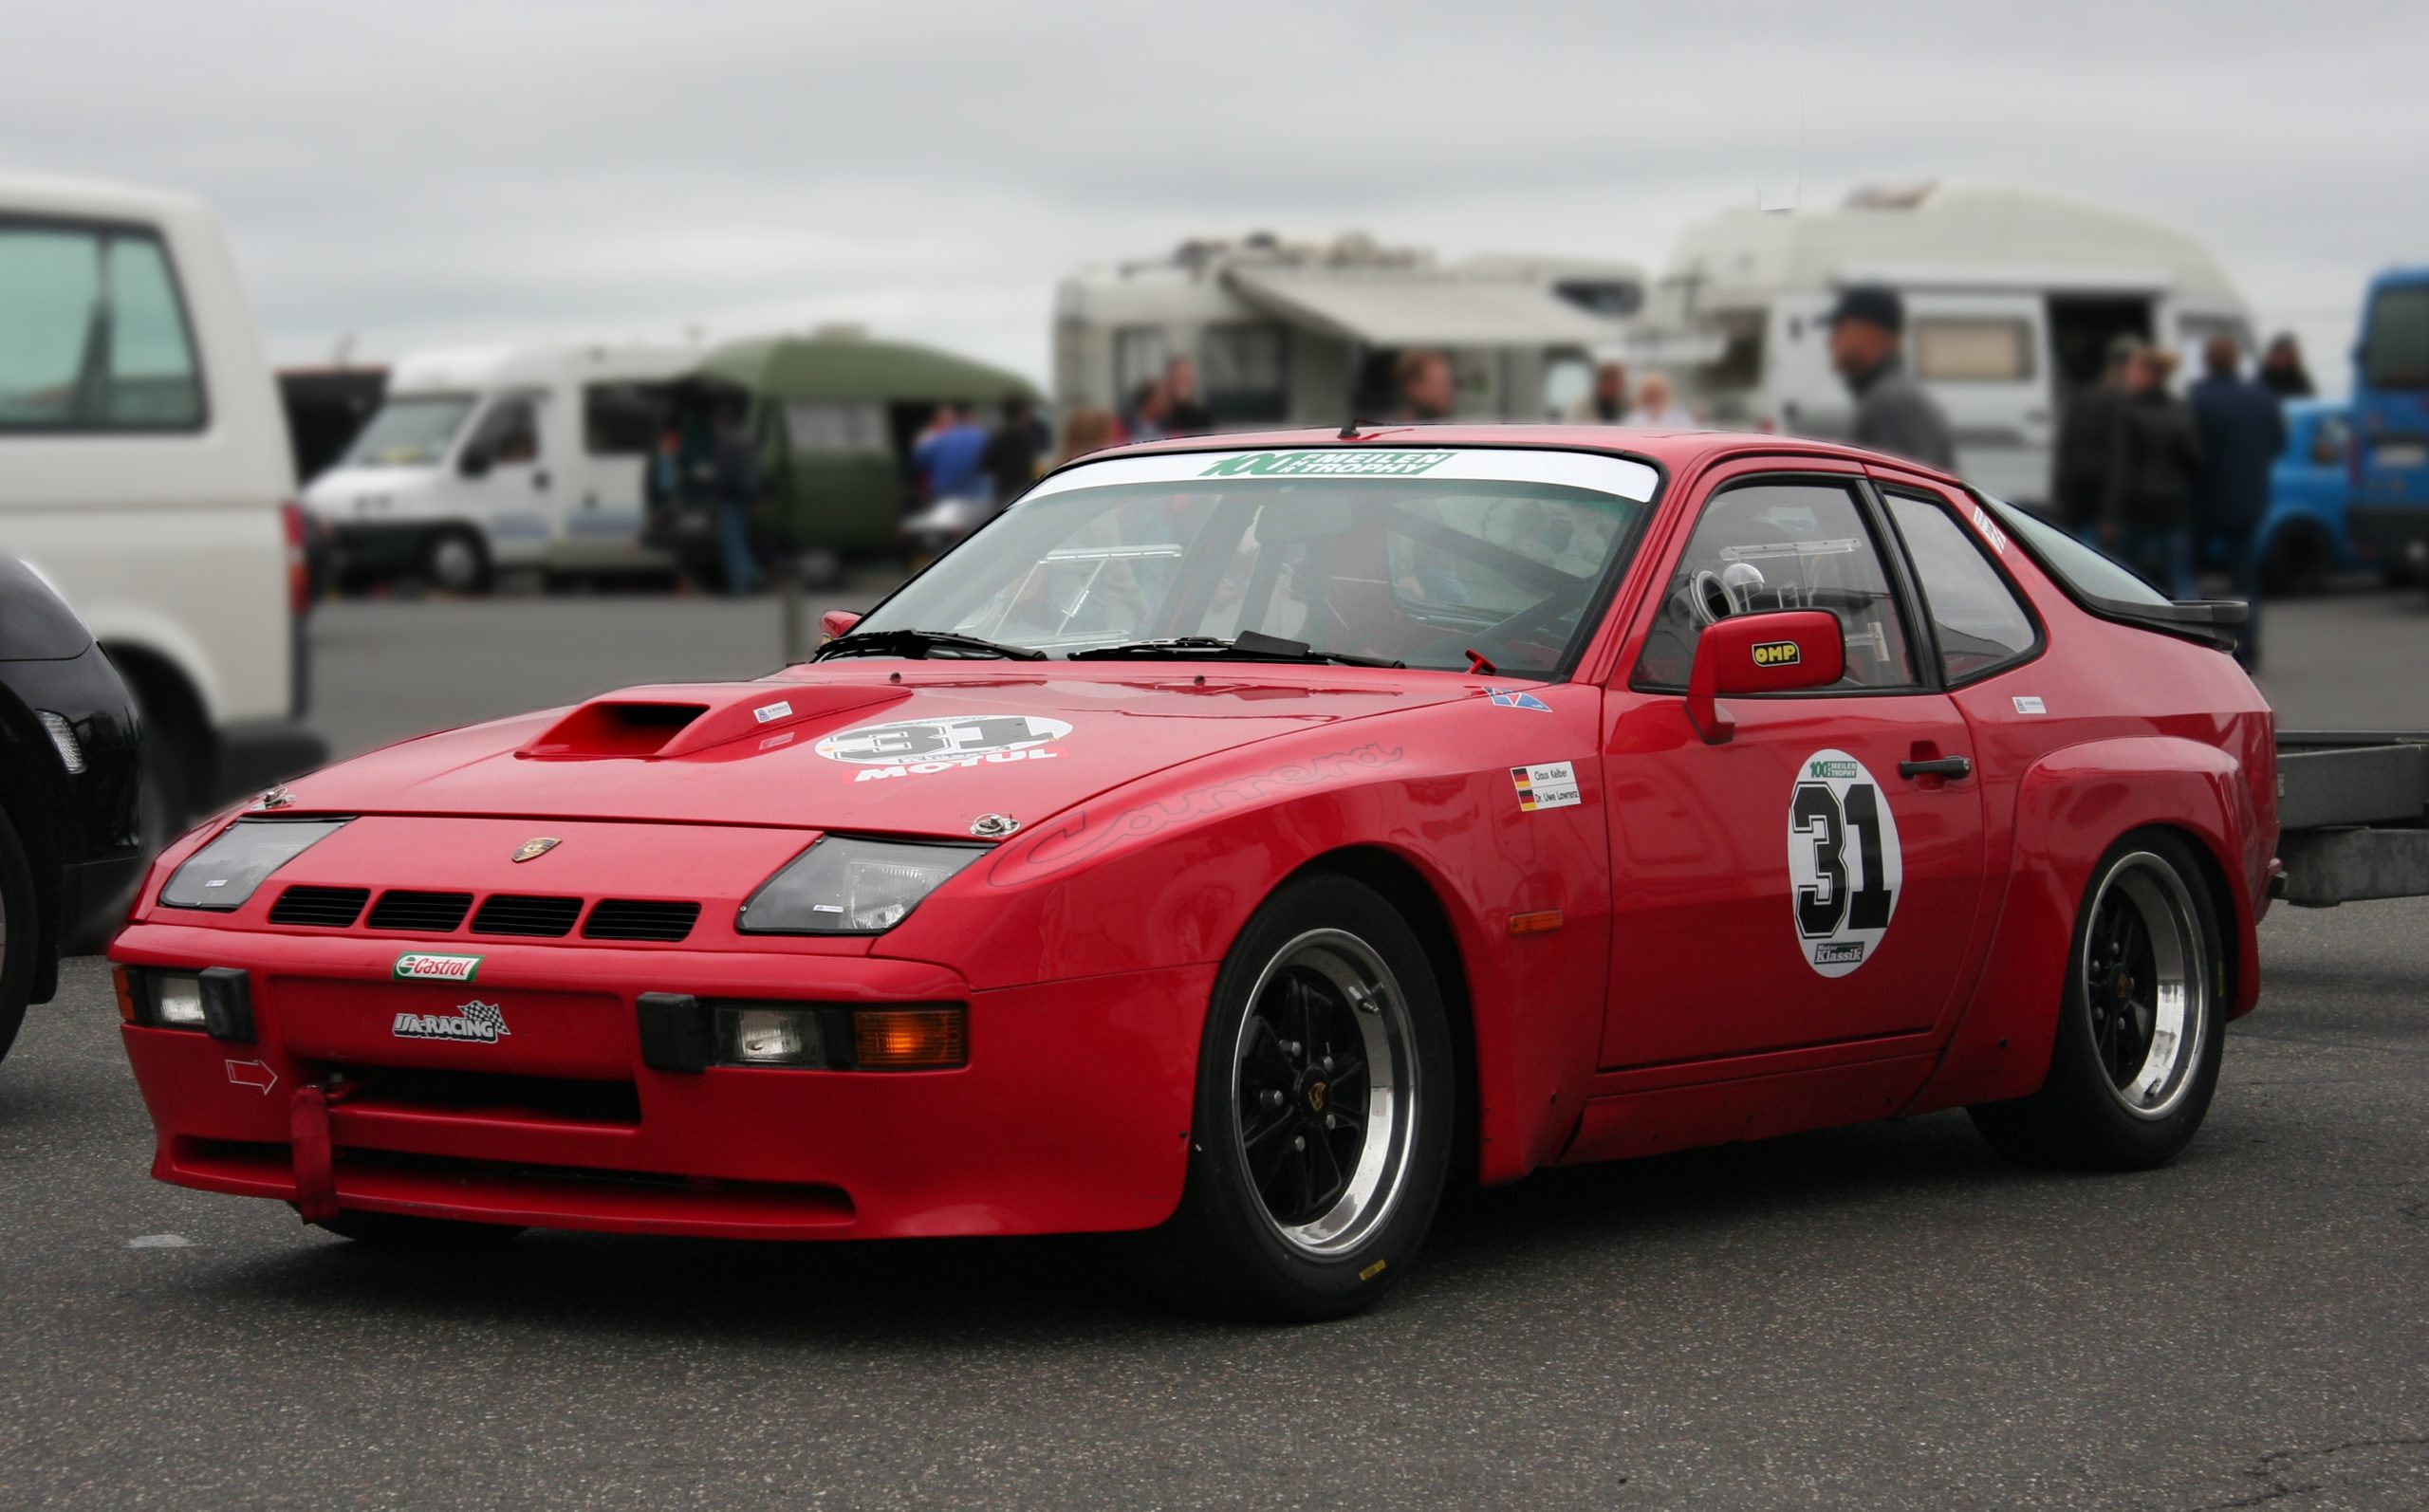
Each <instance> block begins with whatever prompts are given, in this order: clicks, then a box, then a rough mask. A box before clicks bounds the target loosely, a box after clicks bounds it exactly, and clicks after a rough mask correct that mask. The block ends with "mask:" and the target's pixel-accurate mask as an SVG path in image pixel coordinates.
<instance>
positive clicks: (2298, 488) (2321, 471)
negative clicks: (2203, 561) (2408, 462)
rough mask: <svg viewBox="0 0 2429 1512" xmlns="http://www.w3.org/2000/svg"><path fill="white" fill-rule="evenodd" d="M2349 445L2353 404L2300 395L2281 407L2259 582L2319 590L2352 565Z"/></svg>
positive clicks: (2279, 588) (2294, 590)
mask: <svg viewBox="0 0 2429 1512" xmlns="http://www.w3.org/2000/svg"><path fill="white" fill-rule="evenodd" d="M2352 446H2353V412H2352V407H2351V406H2350V405H2347V404H2344V403H2341V402H2339V401H2337V400H2334V399H2300V400H2296V401H2294V402H2292V403H2290V404H2288V405H2287V406H2286V450H2285V451H2284V452H2280V453H2279V454H2278V457H2277V462H2276V465H2275V466H2274V467H2272V468H2271V469H2270V471H2269V513H2268V514H2267V516H2265V517H2264V518H2263V519H2262V520H2261V522H2260V541H2261V548H2260V549H2261V558H2260V562H2261V566H2260V574H2261V582H2262V585H2263V586H2264V587H2266V588H2267V589H2268V591H2269V592H2271V593H2272V594H2287V593H2291V594H2299V593H2317V592H2319V591H2320V590H2321V589H2323V588H2325V587H2327V580H2328V576H2329V575H2330V574H2331V573H2337V572H2345V571H2349V570H2351V569H2352V568H2353V567H2354V566H2355V565H2356V564H2357V562H2356V553H2355V552H2354V550H2353V547H2352V544H2351V543H2350V542H2349V541H2348V540H2347V539H2346V519H2345V514H2346V507H2347V505H2348V503H2349V501H2350V500H2351V498H2352V495H2353V478H2352V474H2351V471H2350V468H2351V452H2352ZM2218 565H2223V563H2218Z"/></svg>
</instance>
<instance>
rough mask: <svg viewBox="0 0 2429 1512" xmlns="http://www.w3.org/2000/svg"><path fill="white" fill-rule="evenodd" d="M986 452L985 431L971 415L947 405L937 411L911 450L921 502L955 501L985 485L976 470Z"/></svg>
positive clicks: (983, 475)
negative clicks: (981, 456)
mask: <svg viewBox="0 0 2429 1512" xmlns="http://www.w3.org/2000/svg"><path fill="white" fill-rule="evenodd" d="M986 450H987V428H986V427H985V426H982V425H980V424H979V423H978V422H977V421H976V420H973V419H972V418H971V417H970V412H969V411H968V410H966V409H964V408H962V407H961V406H960V405H958V404H955V403H952V402H950V401H948V402H947V403H944V404H940V405H938V406H937V407H936V418H935V419H933V420H931V421H930V422H929V423H928V429H927V432H926V433H924V434H923V435H921V436H920V437H919V441H918V445H917V446H914V447H913V448H912V449H911V465H912V467H913V468H914V469H915V470H918V474H919V486H920V489H921V496H922V497H923V498H924V499H958V498H962V497H964V496H966V495H968V494H970V493H972V492H973V491H974V490H975V489H977V488H978V487H980V485H981V484H983V482H984V481H985V474H984V473H982V472H980V470H979V468H978V458H979V455H980V454H981V453H982V452H985V451H986Z"/></svg>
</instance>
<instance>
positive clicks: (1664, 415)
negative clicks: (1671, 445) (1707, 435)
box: [1628, 373, 1703, 431]
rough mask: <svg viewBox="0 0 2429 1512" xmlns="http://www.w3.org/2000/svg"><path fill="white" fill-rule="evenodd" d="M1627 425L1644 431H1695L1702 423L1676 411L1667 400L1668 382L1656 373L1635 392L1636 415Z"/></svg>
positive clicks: (1668, 393)
mask: <svg viewBox="0 0 2429 1512" xmlns="http://www.w3.org/2000/svg"><path fill="white" fill-rule="evenodd" d="M1628 423H1629V424H1631V425H1638V426H1642V427H1643V428H1644V429H1646V430H1648V431H1699V430H1701V429H1703V422H1702V421H1701V420H1698V419H1697V418H1696V417H1695V416H1694V415H1690V414H1688V413H1687V412H1686V411H1685V410H1682V409H1680V408H1678V401H1677V400H1675V399H1673V398H1672V397H1671V396H1670V379H1669V378H1667V377H1665V376H1664V375H1662V374H1660V373H1648V374H1646V375H1645V376H1644V382H1643V384H1642V385H1641V387H1639V388H1638V389H1637V391H1636V411H1635V413H1634V414H1632V415H1629V416H1628Z"/></svg>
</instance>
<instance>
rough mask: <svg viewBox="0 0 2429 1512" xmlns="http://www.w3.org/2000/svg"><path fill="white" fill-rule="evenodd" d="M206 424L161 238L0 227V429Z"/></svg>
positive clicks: (151, 428)
mask: <svg viewBox="0 0 2429 1512" xmlns="http://www.w3.org/2000/svg"><path fill="white" fill-rule="evenodd" d="M202 423H203V402H202V378H201V375H200V373H199V372H198V370H197V368H196V365H195V355H194V343H193V341H192V340H191V338H190V337H189V336H188V334H187V326H186V314H185V305H184V304H183V302H182V301H180V300H179V298H178V296H177V285H176V278H175V276H174V275H173V274H172V273H171V271H170V268H169V258H168V252H167V251H166V249H163V248H162V246H161V245H160V242H159V239H158V238H157V237H155V236H153V235H152V234H150V233H149V232H147V231H139V230H117V229H102V228H83V227H65V226H49V225H42V224H0V432H7V431H47V432H59V431H69V432H108V431H192V430H197V429H199V428H200V427H201V425H202Z"/></svg>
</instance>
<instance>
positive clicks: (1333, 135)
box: [0, 0, 2429, 386]
mask: <svg viewBox="0 0 2429 1512" xmlns="http://www.w3.org/2000/svg"><path fill="white" fill-rule="evenodd" d="M2425 58H2429V5H2423V4H2420V3H2419V0H2411V3H2408V4H2404V3H2395V0H2389V3H2385V4H2334V3H2320V0H2312V3H2307V4H2302V5H2289V4H2285V3H2284V0H2262V3H2246V0H2201V3H2199V4H2191V3H2187V4H2182V5H2174V6H2163V5H2148V6H2145V5H2140V4H2136V3H2134V0H2105V3H2099V4H2084V5H2079V4H2074V3H2071V0H2067V3H2059V0H2033V3H2031V4H2030V5H2026V4H2015V5H2010V6H2001V7H1992V6H1985V5H1976V4H1972V3H1960V4H1950V3H1943V4H1938V5H1919V6H1911V7H1910V6H1890V5H1871V4H1861V3H1854V0H1836V3H1832V4H1829V5H1826V6H1825V5H1803V6H1794V5H1742V6H1741V5H1730V4H1718V3H1695V0H1669V3H1664V4H1659V5H1637V4H1622V3H1617V0H1613V3H1605V4H1551V3H1540V4H1539V3H1519V0H1496V3H1493V4H1480V3H1476V0H1466V3H1458V4H1433V3H1425V4H1416V5H1397V6H1384V5H1365V4H1362V5H1355V6H1352V5H1338V6H1323V5H1314V4H1306V3H1301V4H1291V5H1267V4H1263V3H1261V0H1224V3H1220V4H1205V5H1185V4H1160V5H1156V4H1141V5H1134V6H1127V7H1124V6H1115V5H1076V4H1061V3H1057V0H1029V3H1026V4H1018V5H1006V4H1001V3H991V4H976V3H963V0H926V3H920V4H895V5H883V6H869V7H857V6H853V7H846V6H843V5H834V4H819V3H786V0H775V3H768V4H738V3H737V4H715V3H708V0H692V3H689V4H684V5H671V4H670V5H658V4H644V3H623V0H580V3H547V4H542V3H522V4H518V3H514V0H487V3H481V4H456V3H454V0H399V3H393V4H388V5H372V4H345V5H331V4H326V3H315V4H294V5H288V4H250V3H245V0H218V3H214V4H211V5H194V4H190V3H182V0H177V3H160V4H109V3H104V0H79V3H76V4H61V3H50V4H36V3H34V0H21V3H19V4H17V5H15V6H13V7H11V8H10V13H9V17H8V19H7V22H6V42H5V45H0V164H4V165H5V166H7V167H9V168H16V169H25V170H34V171H40V172H46V173H59V174H70V175H95V176H105V177H112V178H119V179H124V180H128V181H132V182H138V183H143V184H149V185H158V186H163V187H174V188H178V189H184V190H189V191H193V192H195V193H198V194H201V195H203V196H204V197H205V198H206V199H208V200H209V201H210V202H211V203H212V204H213V206H214V207H215V208H216V209H217V211H218V212H219V214H220V217H221V218H222V220H223V221H224V222H225V223H226V225H227V227H228V230H229V232H230V234H231V235H232V238H233V239H234V241H235V244H236V249H237V251H238V254H239V256H240V257H241V259H242V261H243V264H244V267H245V270H246V273H247V275H248V277H249V278H250V283H251V287H252V293H253V298H254V301H255V303H256V304H257V305H258V307H259V310H260V313H261V318H262V321H263V323H264V325H265V326H266V327H267V329H268V332H269V340H270V343H271V348H272V352H273V355H274V356H276V357H277V358H278V359H279V360H286V361H300V360H323V359H325V358H326V357H327V356H328V355H329V354H330V353H331V352H332V351H333V350H334V349H335V348H336V347H337V344H338V342H339V341H341V339H342V338H345V337H349V336H350V337H351V338H353V341H354V343H355V350H356V353H357V355H358V356H359V357H361V356H368V357H374V358H389V357H394V356H396V355H397V354H398V353H399V352H402V351H406V350H410V349H412V348H414V347H416V346H420V345H429V344H438V343H450V342H464V341H479V342H487V341H499V340H508V339H519V338H525V337H532V336H545V335H558V334H564V335H579V336H591V335H668V336H672V335H676V334H678V333H680V332H682V331H684V330H685V329H686V328H688V327H694V326H698V327H704V328H706V330H707V331H708V332H709V334H711V335H712V336H718V335H734V334H742V333H744V332H747V331H751V330H756V329H761V328H766V327H769V326H774V325H783V326H806V325H807V324H810V323H816V322H821V321H830V320H845V321H858V322H861V323H866V324H868V325H869V326H871V327H872V328H874V329H875V330H877V331H879V332H881V333H885V334H896V335H903V336H910V337H914V338H918V339H922V340H927V341H936V342H938V343H941V344H945V345H949V346H954V347H957V348H960V349H962V350H965V351H968V352H971V353H973V355H978V356H983V357H987V358H992V359H993V360H998V361H1001V362H1005V363H1008V364H1010V365H1011V366H1013V367H1016V368H1019V369H1021V370H1023V371H1025V372H1028V373H1029V374H1031V375H1034V376H1038V377H1043V376H1044V375H1045V370H1046V365H1047V351H1048V312H1049V307H1050V300H1051V293H1052V286H1053V283H1054V280H1055V278H1056V277H1057V276H1058V275H1060V274H1061V273H1063V272H1065V271H1066V270H1067V269H1069V268H1070V267H1074V266H1076V265H1078V264H1081V263H1084V262H1088V261H1092V260H1098V259H1104V258H1111V257H1122V256H1132V255H1138V254H1141V253H1146V252H1151V251H1160V250H1162V249H1166V248H1168V247H1169V246H1170V245H1172V244H1173V243H1174V242H1176V241H1177V240H1178V239H1179V238H1181V237H1182V236H1184V235H1187V234H1191V233H1197V232H1237V231H1240V230H1248V229H1250V228H1254V227H1270V228H1273V229H1276V230H1283V231H1286V232H1291V233H1308V234H1329V233H1331V232H1333V231H1336V230H1344V229H1348V228H1358V229H1363V230H1368V231H1370V232H1372V233H1374V234H1375V235H1377V236H1378V237H1380V238H1381V239H1384V240H1387V241H1400V242H1414V243H1418V244H1420V245H1427V246H1432V247H1435V248H1437V249H1440V250H1442V251H1444V252H1446V253H1451V254H1456V253H1463V252H1471V251H1483V250H1519V251H1546V252H1568V253H1579V254H1585V255H1593V256H1619V257H1624V258H1630V259H1634V260H1637V261H1640V262H1641V263H1644V264H1645V265H1647V266H1648V267H1658V265H1659V264H1660V260H1661V258H1662V256H1663V255H1664V253H1665V252H1666V250H1667V249H1668V246H1669V243H1670V239H1671V237H1672V235H1673V233H1674V232H1675V231H1676V230H1677V229H1678V226H1679V224H1680V223H1681V222H1682V221H1684V220H1686V219H1687V218H1689V217H1691V216H1693V215H1695V214H1697V213H1699V212H1705V211H1708V210H1711V209H1715V208H1717V207H1719V206H1722V205H1728V204H1752V203H1754V202H1755V201H1756V199H1757V197H1758V196H1759V197H1760V198H1761V199H1762V201H1763V202H1764V203H1767V204H1771V205H1783V204H1788V203H1791V202H1793V201H1795V200H1796V197H1797V195H1798V193H1799V187H1800V184H1801V186H1802V194H1803V202H1804V203H1806V204H1808V205H1816V206H1818V205H1824V204H1828V203H1834V202H1835V201H1837V200H1838V199H1839V198H1840V197H1841V196H1842V195H1843V194H1845V192H1846V190H1847V189H1849V188H1850V187H1853V186H1855V185H1858V184H1864V183H1875V182H1893V181H1904V180H1911V179H1918V178H1928V177H1975V178H1994V179H2002V180H2007V181H2011V182H2015V183H2022V184H2030V185H2035V186H2040V187H2046V188H2050V189H2057V190H2063V191H2067V192H2070V193H2075V194H2084V195H2088V196H2092V197H2096V198H2101V199H2106V200H2110V201H2114V202H2117V203H2120V204H2123V205H2127V206H2132V207H2137V208H2140V209H2142V210H2144V211H2146V212H2149V213H2152V214H2155V215H2158V216H2160V217H2162V218H2165V219H2168V220H2172V221H2175V222H2178V223H2179V224H2181V225H2183V226H2185V227H2187V228H2188V229H2190V230H2194V231H2195V232H2197V234H2199V235H2200V236H2202V237H2204V238H2205V239H2207V240H2208V242H2209V243H2210V245H2211V246H2212V247H2213V248H2214V249H2216V251H2217V252H2218V253H2219V254H2220V255H2221V256H2222V257H2223V258H2224V259H2225V261H2226V263H2227V265H2228V267H2229V268H2230V269H2231V270H2232V271H2233V272H2234V275H2235V276H2236V277H2237V278H2238V279H2239V280H2240V281H2241V283H2242V285H2243V287H2244V290H2245V292H2246V293H2247V294H2248V295H2249V296H2250V297H2251V298H2252V300H2253V302H2254V304H2256V305H2257V307H2258V309H2259V312H2260V315H2261V318H2262V320H2263V321H2264V323H2267V324H2269V325H2271V326H2276V325H2279V324H2289V323H2290V324H2294V325H2297V326H2298V327H2299V328H2301V329H2302V330H2304V331H2305V332H2306V333H2307V335H2308V336H2309V337H2310V341H2311V345H2312V353H2311V356H2312V366H2313V367H2314V369H2315V370H2316V371H2318V372H2319V373H2320V374H2321V376H2322V377H2323V378H2327V377H2329V376H2330V374H2331V372H2332V370H2334V369H2335V368H2337V367H2338V366H2339V365H2340V363H2341V361H2342V357H2341V353H2342V350H2343V348H2344V346H2345V345H2346V342H2348V341H2349V340H2350V323H2351V319H2352V312H2353V309H2354V307H2355V304H2356V302H2357V299H2358V296H2359V293H2360V290H2361V286H2362V284H2363V282H2364V279H2365V278H2366V277H2367V276H2368V275H2369V273H2370V272H2371V271H2373V270H2374V269H2376V268H2377V267H2381V266H2383V265H2385V264H2387V263H2390V262H2394V261H2399V260H2409V261H2416V262H2417V261H2422V260H2429V189H2424V188H2423V187H2422V185H2421V183H2420V168H2419V164H2420V154H2421V151H2422V148H2423V144H2424V143H2429V85H2424V83H2423V80H2424V78H2429V74H2424V71H2423V60H2424V59H2425ZM2340 386H2341V384H2340Z"/></svg>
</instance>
